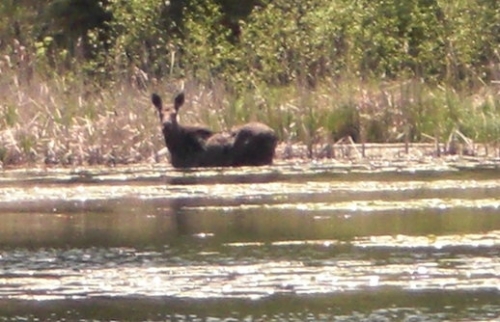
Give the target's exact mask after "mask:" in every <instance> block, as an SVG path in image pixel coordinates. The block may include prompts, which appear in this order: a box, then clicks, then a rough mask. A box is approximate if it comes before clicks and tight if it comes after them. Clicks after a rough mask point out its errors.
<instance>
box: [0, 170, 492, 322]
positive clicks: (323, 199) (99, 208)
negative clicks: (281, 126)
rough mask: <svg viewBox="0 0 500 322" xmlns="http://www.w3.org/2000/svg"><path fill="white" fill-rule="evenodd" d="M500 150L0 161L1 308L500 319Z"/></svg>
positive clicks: (108, 313) (31, 313)
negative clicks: (279, 158)
mask: <svg viewBox="0 0 500 322" xmlns="http://www.w3.org/2000/svg"><path fill="white" fill-rule="evenodd" d="M499 195H500V171H499V169H498V165H497V164H495V163H454V164H453V165H449V164H445V163H436V162H434V163H433V164H431V165H429V164H424V163H422V164H420V163H414V164H407V163H404V162H403V163H401V164H398V163H390V164H384V163H382V162H380V163H377V164H374V163H371V164H370V163H366V164H358V165H346V164H340V163H334V162H330V163H307V164H277V165H275V166H272V167H263V168H242V169H215V170H189V171H179V170H173V169H172V168H170V167H168V166H139V167H131V168H114V169H112V168H104V169H98V168H90V169H89V168H86V169H49V170H10V171H4V172H2V173H0V223H1V224H0V321H18V320H24V321H88V320H90V321H123V320H127V321H146V320H147V321H212V322H215V321H239V320H242V321H442V320H452V321H470V320H475V321H485V320H495V319H498V318H500V256H499V255H500V199H499V198H498V196H499Z"/></svg>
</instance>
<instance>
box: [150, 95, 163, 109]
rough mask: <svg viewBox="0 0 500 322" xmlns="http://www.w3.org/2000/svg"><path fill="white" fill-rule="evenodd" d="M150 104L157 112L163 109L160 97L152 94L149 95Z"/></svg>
mask: <svg viewBox="0 0 500 322" xmlns="http://www.w3.org/2000/svg"><path fill="white" fill-rule="evenodd" d="M151 102H153V105H154V106H155V107H156V109H157V110H158V111H161V110H162V108H163V103H162V101H161V97H160V95H158V94H156V93H153V94H152V95H151Z"/></svg>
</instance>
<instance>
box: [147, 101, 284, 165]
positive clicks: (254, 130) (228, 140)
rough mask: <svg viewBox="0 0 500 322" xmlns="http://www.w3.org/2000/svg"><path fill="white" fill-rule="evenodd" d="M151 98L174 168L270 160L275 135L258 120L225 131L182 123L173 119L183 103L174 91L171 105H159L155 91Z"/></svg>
mask: <svg viewBox="0 0 500 322" xmlns="http://www.w3.org/2000/svg"><path fill="white" fill-rule="evenodd" d="M151 101H152V102H153V105H154V106H155V107H156V109H157V111H158V114H159V116H160V122H161V126H162V132H163V136H164V138H165V144H166V146H167V148H168V150H169V152H170V162H171V163H172V165H173V166H174V167H176V168H191V167H231V166H234V167H237V166H247V165H248V166H261V165H267V164H271V163H272V162H273V157H274V151H275V149H276V144H277V142H278V139H277V137H276V134H275V133H274V131H273V130H272V129H271V128H270V127H269V126H267V125H265V124H262V123H257V122H253V123H247V124H244V125H242V126H240V127H237V128H235V129H233V130H232V131H231V132H227V133H217V132H213V131H211V130H210V129H208V128H206V127H203V126H185V125H180V124H179V123H178V122H177V113H178V112H179V109H180V107H181V106H182V104H183V103H184V93H180V94H178V95H177V96H176V97H175V99H174V104H173V106H172V107H165V106H163V103H162V99H161V97H160V96H159V95H158V94H153V95H152V96H151Z"/></svg>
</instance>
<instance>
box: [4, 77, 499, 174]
mask: <svg viewBox="0 0 500 322" xmlns="http://www.w3.org/2000/svg"><path fill="white" fill-rule="evenodd" d="M2 72H3V75H4V76H5V77H2V79H1V80H0V93H1V94H0V95H1V100H0V116H1V118H0V161H1V162H2V164H3V166H9V165H27V164H47V165H53V164H58V165H80V164H82V165H86V164H90V165H92V164H108V165H113V164H127V163H136V162H155V161H158V160H159V157H158V156H159V154H158V152H159V151H161V150H164V143H163V138H162V136H161V131H160V128H159V124H158V119H157V115H156V113H155V111H154V109H153V108H152V106H151V104H150V101H149V99H150V93H151V92H152V91H157V92H160V93H161V94H162V95H163V96H164V98H165V101H166V103H167V104H168V103H170V99H171V98H172V97H173V94H174V93H175V92H176V91H178V90H180V89H181V88H184V90H185V91H186V94H187V104H186V106H185V107H183V110H182V111H181V121H182V122H184V123H203V124H206V125H208V126H209V127H211V128H213V129H215V130H229V129H231V127H232V126H235V125H238V124H241V123H243V122H247V121H256V120H258V121H262V122H265V123H267V124H269V125H270V126H271V127H272V128H274V129H275V130H276V132H277V133H278V135H279V137H280V139H281V141H282V142H288V143H303V144H305V145H306V147H307V151H308V153H307V154H308V155H309V156H311V157H312V156H314V155H316V154H317V152H318V148H319V147H321V146H323V145H325V144H332V143H334V142H335V141H337V140H339V139H341V138H342V137H344V136H347V135H348V136H351V137H352V138H353V139H354V140H355V141H358V142H405V141H409V142H423V141H426V140H427V139H428V138H434V139H436V140H439V141H441V142H445V141H446V140H448V139H449V137H450V135H451V134H452V133H455V132H456V131H459V132H460V133H461V134H462V135H463V136H466V137H468V138H470V139H472V140H473V141H475V142H485V143H492V144H496V143H497V142H498V140H499V138H500V99H499V97H500V96H499V90H500V85H499V84H496V83H492V84H482V85H481V86H477V87H474V88H473V89H472V88H468V89H467V90H465V89H464V90H457V89H454V88H451V87H450V88H447V87H442V86H433V85H429V84H427V83H425V82H423V81H420V80H415V79H410V80H405V81H391V82H380V81H378V82H377V81H367V80H366V79H363V80H361V79H359V78H354V77H344V78H339V79H337V80H336V81H333V80H325V81H323V82H321V83H319V84H317V86H315V87H314V88H311V87H308V86H300V85H299V84H293V85H290V86H287V87H266V86H257V87H255V88H253V89H248V90H246V91H243V92H239V93H234V92H232V91H229V90H227V89H226V88H225V87H224V86H223V85H222V84H215V85H214V86H211V87H206V86H204V85H202V84H199V83H197V82H196V81H195V80H189V79H187V80H185V82H184V85H182V84H179V83H167V82H165V83H162V82H157V83H153V82H149V83H148V84H147V86H145V87H144V86H143V85H141V86H139V85H138V84H137V83H130V82H128V81H122V82H118V83H115V84H113V85H109V86H107V87H104V88H103V87H99V86H97V85H95V84H92V83H90V82H89V81H88V80H85V79H80V78H77V77H76V78H75V77H65V76H59V77H54V76H52V77H51V78H48V77H42V76H40V75H37V74H34V75H33V76H32V77H31V78H30V80H29V81H26V80H25V79H23V76H24V75H23V74H22V73H21V72H20V71H19V70H15V69H9V68H4V69H3V70H2ZM160 154H161V153H160Z"/></svg>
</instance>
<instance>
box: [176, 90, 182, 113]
mask: <svg viewBox="0 0 500 322" xmlns="http://www.w3.org/2000/svg"><path fill="white" fill-rule="evenodd" d="M182 104H184V93H183V92H181V93H179V94H177V96H176V97H175V99H174V108H175V110H176V111H178V110H179V108H180V107H181V106H182Z"/></svg>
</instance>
